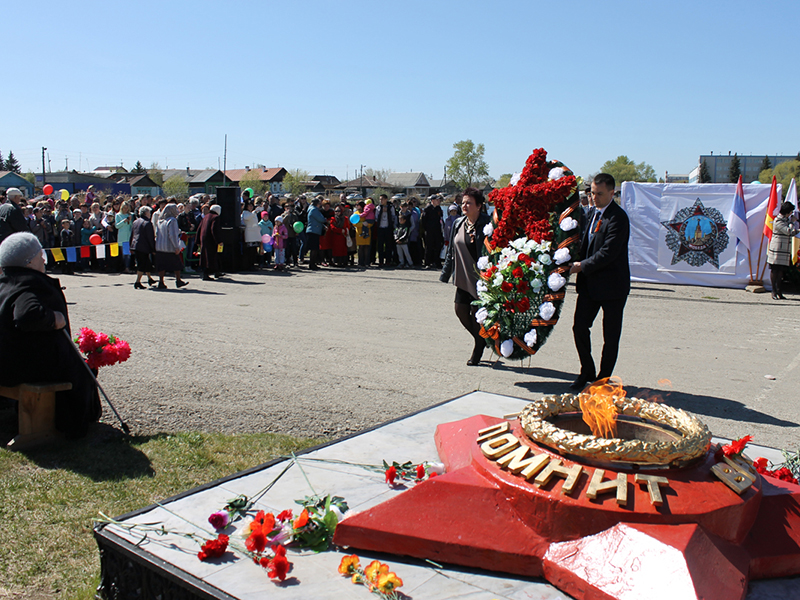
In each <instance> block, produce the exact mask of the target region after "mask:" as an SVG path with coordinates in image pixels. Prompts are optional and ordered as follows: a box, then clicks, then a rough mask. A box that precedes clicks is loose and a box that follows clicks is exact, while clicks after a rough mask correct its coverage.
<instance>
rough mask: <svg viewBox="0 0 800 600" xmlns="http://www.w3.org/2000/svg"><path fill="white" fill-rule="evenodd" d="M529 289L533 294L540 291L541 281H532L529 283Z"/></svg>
mask: <svg viewBox="0 0 800 600" xmlns="http://www.w3.org/2000/svg"><path fill="white" fill-rule="evenodd" d="M531 289H532V290H533V291H534V292H538V291H539V290H540V289H542V282H541V280H539V279H534V280H533V281H531Z"/></svg>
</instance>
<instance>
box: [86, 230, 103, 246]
mask: <svg viewBox="0 0 800 600" xmlns="http://www.w3.org/2000/svg"><path fill="white" fill-rule="evenodd" d="M89 241H90V242H92V243H93V244H94V245H95V246H97V245H98V244H101V243H102V242H103V238H101V237H100V236H99V235H97V234H96V233H93V234H92V235H90V236H89Z"/></svg>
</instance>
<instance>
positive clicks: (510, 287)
mask: <svg viewBox="0 0 800 600" xmlns="http://www.w3.org/2000/svg"><path fill="white" fill-rule="evenodd" d="M500 289H501V290H503V292H505V293H506V294H507V293H508V292H510V291H511V290H513V289H514V286H513V285H512V284H511V283H509V282H508V281H504V282H503V283H501V284H500Z"/></svg>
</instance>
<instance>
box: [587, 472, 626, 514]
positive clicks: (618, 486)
mask: <svg viewBox="0 0 800 600" xmlns="http://www.w3.org/2000/svg"><path fill="white" fill-rule="evenodd" d="M605 474H606V472H605V471H604V470H603V469H596V470H595V472H594V474H592V480H591V481H590V482H589V489H588V490H586V497H587V498H589V499H590V500H596V499H597V494H598V493H603V492H608V491H610V490H616V491H617V504H619V505H620V506H625V505H626V504H627V503H628V476H627V475H625V473H617V477H616V479H609V480H608V481H605V482H604V481H603V476H604V475H605Z"/></svg>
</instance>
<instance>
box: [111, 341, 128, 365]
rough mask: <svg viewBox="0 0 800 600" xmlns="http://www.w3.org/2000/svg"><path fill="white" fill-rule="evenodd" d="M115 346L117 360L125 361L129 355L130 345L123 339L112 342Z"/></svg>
mask: <svg viewBox="0 0 800 600" xmlns="http://www.w3.org/2000/svg"><path fill="white" fill-rule="evenodd" d="M114 345H115V346H116V347H117V360H118V361H119V362H125V361H126V360H128V359H129V358H130V356H131V347H130V345H128V342H126V341H125V340H120V339H118V340H117V343H116V344H114Z"/></svg>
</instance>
